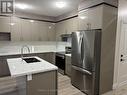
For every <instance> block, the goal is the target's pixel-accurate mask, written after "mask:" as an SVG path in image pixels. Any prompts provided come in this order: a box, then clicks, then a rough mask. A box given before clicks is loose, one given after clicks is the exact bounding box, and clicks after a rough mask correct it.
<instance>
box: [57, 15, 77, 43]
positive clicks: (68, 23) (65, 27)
mask: <svg viewBox="0 0 127 95" xmlns="http://www.w3.org/2000/svg"><path fill="white" fill-rule="evenodd" d="M77 30H78V17H74V18H71V19H68V20H65V21H61V22H58V23H56V39H57V41H61V35H62V34H71V33H72V32H75V31H77Z"/></svg>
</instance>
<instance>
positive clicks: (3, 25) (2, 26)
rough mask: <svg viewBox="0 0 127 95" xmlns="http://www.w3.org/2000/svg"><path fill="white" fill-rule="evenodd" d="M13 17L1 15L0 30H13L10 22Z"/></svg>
mask: <svg viewBox="0 0 127 95" xmlns="http://www.w3.org/2000/svg"><path fill="white" fill-rule="evenodd" d="M10 22H11V19H10V17H8V16H0V32H11V31H10V24H11V23H10Z"/></svg>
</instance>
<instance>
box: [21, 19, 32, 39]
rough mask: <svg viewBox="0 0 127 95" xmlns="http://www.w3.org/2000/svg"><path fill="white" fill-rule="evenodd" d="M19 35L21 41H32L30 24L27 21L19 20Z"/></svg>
mask: <svg viewBox="0 0 127 95" xmlns="http://www.w3.org/2000/svg"><path fill="white" fill-rule="evenodd" d="M21 35H22V37H21V40H22V41H31V40H32V24H31V22H30V21H29V20H25V19H21Z"/></svg>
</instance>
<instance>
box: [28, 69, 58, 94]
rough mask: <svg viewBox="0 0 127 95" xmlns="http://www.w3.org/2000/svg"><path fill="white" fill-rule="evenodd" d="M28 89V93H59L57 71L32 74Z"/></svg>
mask: <svg viewBox="0 0 127 95" xmlns="http://www.w3.org/2000/svg"><path fill="white" fill-rule="evenodd" d="M26 90H27V95H57V71H50V72H45V73H39V74H34V75H32V80H31V81H27V88H26Z"/></svg>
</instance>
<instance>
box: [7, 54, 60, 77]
mask: <svg viewBox="0 0 127 95" xmlns="http://www.w3.org/2000/svg"><path fill="white" fill-rule="evenodd" d="M32 58H33V57H32ZM34 58H37V59H38V60H40V61H41V62H36V63H26V62H25V61H23V60H22V59H21V58H12V59H7V62H8V66H9V70H10V74H11V77H18V76H25V75H31V74H35V73H43V72H47V71H52V70H57V69H58V68H57V67H56V66H55V65H53V64H51V63H49V62H47V61H45V60H43V59H41V58H39V57H36V56H34Z"/></svg>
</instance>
